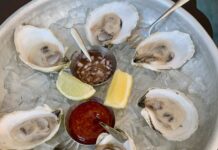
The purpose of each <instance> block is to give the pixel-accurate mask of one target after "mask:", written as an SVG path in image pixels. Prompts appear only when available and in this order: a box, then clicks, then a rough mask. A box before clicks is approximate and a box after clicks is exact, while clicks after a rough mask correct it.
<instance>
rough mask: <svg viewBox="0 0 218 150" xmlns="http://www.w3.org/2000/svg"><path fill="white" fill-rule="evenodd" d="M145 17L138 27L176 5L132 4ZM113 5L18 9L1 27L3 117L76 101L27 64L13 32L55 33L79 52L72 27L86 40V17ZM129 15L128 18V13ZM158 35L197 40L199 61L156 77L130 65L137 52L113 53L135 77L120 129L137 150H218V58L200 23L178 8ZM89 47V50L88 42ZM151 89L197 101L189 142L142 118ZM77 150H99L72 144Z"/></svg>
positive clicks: (54, 1)
mask: <svg viewBox="0 0 218 150" xmlns="http://www.w3.org/2000/svg"><path fill="white" fill-rule="evenodd" d="M127 1H129V2H130V3H131V4H133V5H134V6H135V7H136V8H137V9H138V11H139V13H140V22H139V24H141V25H142V24H150V23H152V22H153V21H154V20H155V19H156V18H158V17H159V16H160V14H161V13H162V12H163V11H164V10H166V9H167V8H169V7H170V6H171V5H172V2H171V1H169V0H143V1H142V0H127ZM106 2H111V0H92V1H87V0H43V1H42V0H34V1H32V2H30V3H29V4H27V5H26V6H24V7H23V8H21V9H20V10H18V11H17V12H16V13H14V15H12V16H11V17H10V18H9V19H8V20H7V21H6V22H5V23H3V24H2V25H1V26H0V41H1V44H0V106H1V107H0V115H3V114H4V113H7V112H12V111H15V110H25V109H30V108H33V107H35V106H38V105H43V104H48V105H49V106H51V107H52V108H57V107H61V108H63V109H64V111H65V112H66V110H67V109H68V108H69V107H70V105H74V104H75V102H73V101H70V100H67V99H66V98H65V97H64V96H62V95H61V94H60V93H59V92H58V91H57V89H56V87H55V81H56V77H57V74H44V73H41V72H38V71H34V70H32V69H31V68H29V67H28V66H26V65H24V64H23V63H22V62H21V61H20V59H19V58H18V57H17V53H16V50H15V46H14V41H13V33H14V29H15V28H16V27H17V26H18V25H20V24H22V23H26V24H31V25H35V26H40V27H47V28H50V29H51V30H52V31H53V32H54V33H55V34H56V36H57V37H58V38H59V39H60V40H61V41H62V42H63V44H64V45H65V46H66V47H68V48H69V49H70V50H71V52H73V51H75V50H78V47H76V44H75V41H74V40H73V38H72V37H71V35H70V32H69V28H70V27H72V26H73V25H75V26H77V27H78V29H79V31H80V33H82V35H83V39H85V35H84V30H83V24H84V22H85V19H86V16H87V13H88V12H89V11H90V10H93V9H94V8H96V7H97V6H99V5H101V4H103V3H106ZM127 15H128V14H127ZM157 29H158V30H157V31H173V30H180V31H182V32H186V33H189V34H190V35H191V38H192V40H193V41H194V44H195V48H196V53H195V55H194V57H193V58H192V59H191V60H190V61H189V62H187V63H186V64H185V65H184V66H183V67H182V68H181V69H179V70H170V71H163V72H160V73H156V72H153V71H150V70H146V69H143V68H136V67H133V66H131V65H130V61H131V58H132V56H133V53H134V50H133V49H130V48H128V47H125V48H124V49H121V47H123V45H119V46H117V47H116V48H115V49H114V53H115V54H116V57H117V61H118V68H120V69H122V70H124V71H126V72H128V73H130V74H132V75H133V78H134V87H133V91H132V94H131V97H130V99H129V104H128V107H127V108H126V109H124V110H115V114H116V126H118V127H120V128H121V129H123V130H124V131H126V132H128V134H129V135H130V136H131V137H132V138H133V139H134V141H135V144H136V146H137V149H138V150H178V149H182V150H198V149H201V150H203V149H205V150H216V149H217V148H218V122H217V119H218V117H217V115H218V111H217V107H218V57H217V56H218V53H217V48H216V46H215V44H214V43H213V41H212V40H211V38H210V37H209V36H208V34H207V33H206V32H205V30H204V29H203V28H202V27H201V26H200V24H199V23H198V22H197V21H196V20H195V19H194V18H193V17H192V16H191V15H190V14H189V13H187V12H186V11H185V10H183V9H179V10H178V11H176V12H175V13H174V14H173V15H171V16H170V17H169V18H168V19H166V20H165V21H164V22H162V23H161V24H160V25H159V27H158V28H157ZM86 44H87V45H88V43H87V41H86ZM107 87H108V84H106V85H104V86H101V87H98V88H97V89H96V90H97V93H96V96H98V97H101V98H104V97H105V91H106V90H107ZM150 87H162V88H173V89H177V90H180V91H182V92H184V93H185V94H186V95H187V96H188V97H190V99H192V101H193V103H194V105H195V106H196V108H197V110H198V113H199V127H198V130H197V131H196V132H195V133H194V134H193V135H192V136H191V137H190V138H189V139H187V140H186V141H183V142H172V141H168V140H166V139H165V138H164V137H162V136H161V135H160V134H158V133H156V132H155V131H153V130H152V129H151V128H149V127H148V125H147V124H146V122H145V121H144V119H143V118H142V117H141V116H140V109H139V108H138V107H137V101H138V99H139V98H140V97H141V96H142V95H143V94H144V92H145V91H146V90H147V89H148V88H150ZM65 138H67V135H66V132H65V130H64V126H63V125H62V127H61V128H60V131H59V132H58V134H57V135H56V136H55V137H54V138H53V139H52V140H50V141H49V142H47V143H45V144H42V145H40V146H38V147H37V148H36V149H43V150H45V149H52V148H53V147H54V146H55V145H57V144H58V143H60V142H62V141H64V140H65ZM72 149H74V150H77V149H78V150H79V149H81V150H85V149H94V148H93V147H89V146H84V145H79V144H78V143H76V142H75V143H73V148H72Z"/></svg>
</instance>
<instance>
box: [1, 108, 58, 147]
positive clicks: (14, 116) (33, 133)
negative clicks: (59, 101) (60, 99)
mask: <svg viewBox="0 0 218 150" xmlns="http://www.w3.org/2000/svg"><path fill="white" fill-rule="evenodd" d="M61 115H62V110H56V111H53V112H52V110H51V109H50V108H49V107H48V106H47V105H45V106H43V107H36V108H35V109H32V110H28V111H15V112H12V113H9V114H6V115H5V116H3V117H2V118H1V119H0V139H1V140H0V149H32V148H34V147H36V146H37V145H40V144H42V143H44V142H46V141H48V140H50V139H51V138H52V137H53V136H54V135H55V134H56V133H57V131H58V129H59V126H60V123H61Z"/></svg>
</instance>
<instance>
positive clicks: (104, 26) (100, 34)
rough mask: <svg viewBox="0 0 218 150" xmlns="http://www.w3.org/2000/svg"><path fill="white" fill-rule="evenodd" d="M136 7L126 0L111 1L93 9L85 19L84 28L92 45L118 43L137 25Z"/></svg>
mask: <svg viewBox="0 0 218 150" xmlns="http://www.w3.org/2000/svg"><path fill="white" fill-rule="evenodd" d="M138 20H139V15H138V12H137V9H136V8H135V7H134V6H133V5H131V4H129V3H127V2H111V3H108V4H104V5H103V6H100V7H98V8H96V9H94V10H93V11H92V12H91V13H90V14H89V16H88V17H87V20H86V25H85V30H86V35H87V38H88V40H89V42H90V43H91V44H92V45H108V44H120V43H122V42H124V41H125V40H126V39H127V38H128V37H129V36H130V35H131V32H132V30H133V29H135V27H136V26H137V22H138Z"/></svg>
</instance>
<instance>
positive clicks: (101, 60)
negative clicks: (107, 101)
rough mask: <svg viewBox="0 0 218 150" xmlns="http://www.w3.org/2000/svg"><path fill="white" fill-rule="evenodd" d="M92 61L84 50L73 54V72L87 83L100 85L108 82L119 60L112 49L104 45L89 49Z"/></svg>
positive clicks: (71, 68)
mask: <svg viewBox="0 0 218 150" xmlns="http://www.w3.org/2000/svg"><path fill="white" fill-rule="evenodd" d="M88 53H89V54H90V57H91V60H92V61H91V62H90V61H89V60H88V59H87V58H86V56H85V55H84V54H83V53H82V52H75V53H74V54H73V55H72V59H71V65H70V70H71V73H72V74H73V75H74V76H75V77H77V78H78V79H80V80H81V81H82V82H85V83H87V84H90V85H93V86H98V85H102V84H104V83H106V82H107V81H108V80H109V79H110V78H111V77H112V76H113V74H114V72H115V70H116V67H117V61H116V58H115V56H114V54H113V52H111V51H110V50H108V49H106V48H104V47H92V48H91V49H90V50H88Z"/></svg>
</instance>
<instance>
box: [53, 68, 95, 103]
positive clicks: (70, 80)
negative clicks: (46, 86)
mask: <svg viewBox="0 0 218 150" xmlns="http://www.w3.org/2000/svg"><path fill="white" fill-rule="evenodd" d="M56 86H57V89H58V90H59V91H60V92H61V94H63V95H64V96H65V97H67V98H68V99H71V100H74V101H80V100H84V99H88V98H90V97H91V96H93V95H94V94H95V89H94V88H93V87H92V86H91V85H88V84H86V83H83V82H82V81H80V80H79V79H77V78H76V77H74V76H72V75H71V74H69V73H67V72H64V71H61V72H60V73H59V76H58V79H57V82H56Z"/></svg>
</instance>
